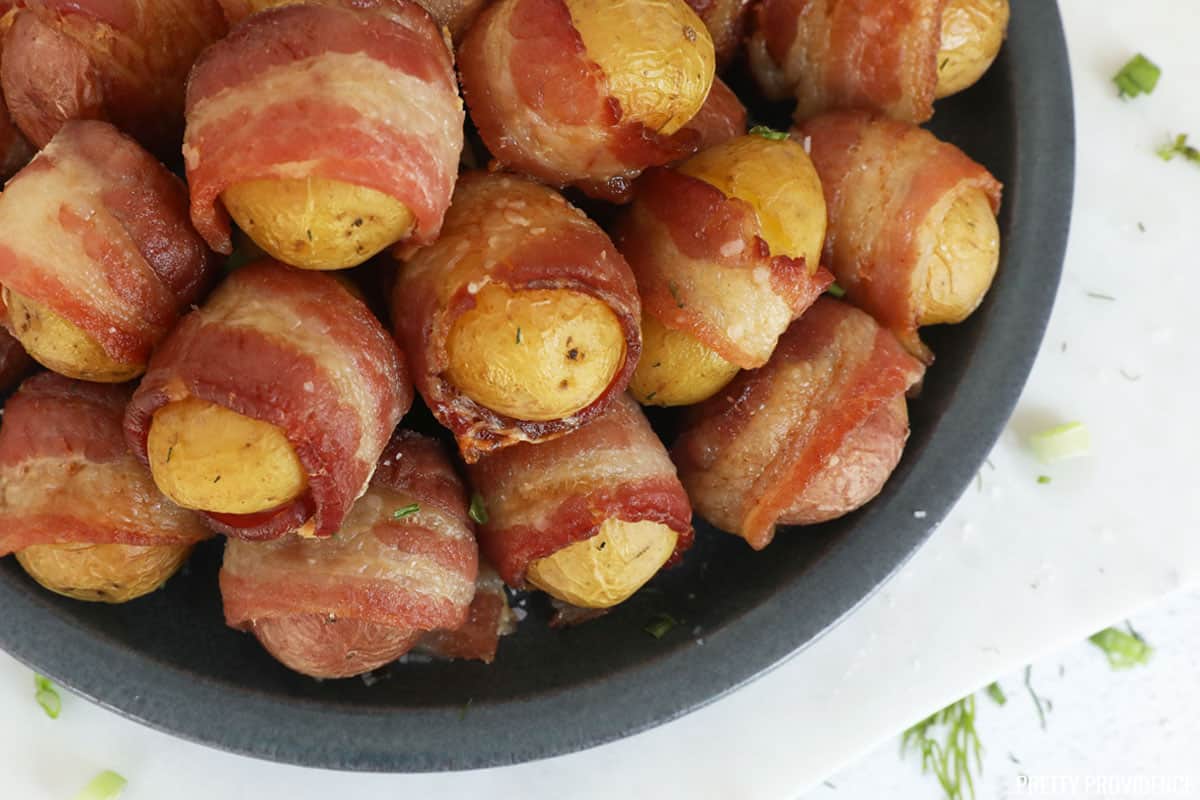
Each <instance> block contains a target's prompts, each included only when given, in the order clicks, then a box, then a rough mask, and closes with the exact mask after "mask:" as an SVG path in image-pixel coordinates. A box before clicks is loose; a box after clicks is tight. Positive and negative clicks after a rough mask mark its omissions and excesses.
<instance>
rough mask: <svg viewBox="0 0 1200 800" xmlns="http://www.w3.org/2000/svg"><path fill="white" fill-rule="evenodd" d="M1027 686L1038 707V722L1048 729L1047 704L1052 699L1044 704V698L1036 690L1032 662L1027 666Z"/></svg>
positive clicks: (1044, 728) (1035, 705)
mask: <svg viewBox="0 0 1200 800" xmlns="http://www.w3.org/2000/svg"><path fill="white" fill-rule="evenodd" d="M1025 688H1026V689H1028V690H1029V696H1030V697H1032V698H1033V707H1034V708H1036V709H1037V713H1038V724H1039V725H1041V726H1042V730H1046V706H1047V705H1049V703H1050V701H1049V700H1046V705H1043V704H1042V700H1043V698H1042V697H1041V696H1039V695H1038V693H1037V692H1036V691H1034V688H1033V665H1032V664H1031V665H1029V666H1027V667H1025Z"/></svg>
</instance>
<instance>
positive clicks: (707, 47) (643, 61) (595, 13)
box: [566, 0, 716, 136]
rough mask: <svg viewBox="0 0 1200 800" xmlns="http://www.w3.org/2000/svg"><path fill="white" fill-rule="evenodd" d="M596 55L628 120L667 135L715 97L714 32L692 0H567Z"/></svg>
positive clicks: (577, 26)
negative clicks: (710, 96) (687, 0)
mask: <svg viewBox="0 0 1200 800" xmlns="http://www.w3.org/2000/svg"><path fill="white" fill-rule="evenodd" d="M566 4H567V10H568V11H569V12H570V14H571V21H572V22H573V23H574V25H575V30H577V31H578V32H579V36H580V37H581V38H582V39H583V44H584V47H585V48H586V49H587V55H588V58H590V59H591V60H592V61H594V62H595V63H596V64H597V65H599V66H600V68H601V69H602V70H603V71H604V74H605V76H606V77H607V79H608V90H609V93H610V94H611V95H612V96H613V97H615V98H616V99H617V101H618V102H619V103H620V104H621V110H622V111H623V112H624V119H625V120H629V121H633V122H640V123H641V124H643V125H645V126H646V127H647V128H649V129H650V130H652V131H657V132H659V133H661V134H663V135H665V136H670V135H671V134H673V133H675V132H676V131H678V130H679V129H680V128H682V127H683V126H684V125H685V124H687V122H688V120H690V119H691V118H692V117H694V116H696V112H697V111H699V110H700V107H701V106H702V105H704V101H705V100H706V99H707V98H708V90H709V89H710V88H712V82H713V77H714V76H715V75H716V54H715V52H714V49H713V41H712V36H711V35H710V34H709V32H708V28H706V27H705V25H704V22H703V21H702V20H701V19H700V18H699V17H698V16H696V12H694V11H692V9H691V8H690V7H689V6H688V5H687V3H685V2H684V0H566Z"/></svg>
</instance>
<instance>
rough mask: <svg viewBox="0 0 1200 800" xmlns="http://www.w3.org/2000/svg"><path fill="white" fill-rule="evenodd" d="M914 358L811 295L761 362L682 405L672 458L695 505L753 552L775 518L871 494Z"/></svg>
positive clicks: (802, 521)
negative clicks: (682, 417) (701, 397)
mask: <svg viewBox="0 0 1200 800" xmlns="http://www.w3.org/2000/svg"><path fill="white" fill-rule="evenodd" d="M923 374H924V367H923V365H922V364H921V362H920V361H918V360H917V359H915V358H913V357H912V356H910V355H909V354H908V353H906V352H905V351H904V349H903V348H902V347H901V345H900V343H899V342H898V341H896V338H895V337H894V336H893V335H892V334H891V333H890V332H889V331H887V330H885V329H883V328H881V327H880V326H879V325H878V324H877V323H876V322H875V321H874V320H873V319H871V317H870V316H869V315H868V314H866V313H864V312H862V311H859V310H857V309H855V308H854V307H852V306H850V305H847V304H845V303H841V302H838V301H836V300H832V299H830V298H822V299H820V300H818V301H817V302H816V303H815V304H814V305H813V307H812V308H810V309H809V310H808V312H807V313H806V314H805V315H804V316H803V317H801V318H800V319H799V320H798V321H797V322H795V323H793V324H792V326H791V327H790V328H788V330H787V333H785V334H784V335H783V337H782V338H780V340H779V346H778V347H777V348H776V349H775V353H774V355H772V356H771V360H770V361H769V362H767V364H766V365H765V366H763V367H761V368H759V369H756V370H751V371H748V372H743V373H741V374H740V375H738V377H737V378H736V379H735V380H734V381H733V383H732V384H730V385H729V387H727V388H726V389H725V390H724V391H722V392H721V393H720V394H718V395H717V396H715V397H713V398H712V399H710V400H708V401H706V402H705V403H702V404H701V405H699V406H696V407H695V408H693V409H690V410H689V411H688V414H687V418H686V420H685V422H684V426H683V430H682V433H681V434H680V436H679V438H678V439H677V440H676V442H675V445H674V446H673V447H672V450H671V455H672V457H673V458H674V460H675V463H676V465H678V467H679V477H680V479H681V480H682V481H683V485H684V486H685V487H686V488H687V492H688V496H689V497H690V498H691V501H692V503H693V505H694V506H695V508H696V510H697V511H698V512H699V513H700V514H701V515H702V516H703V517H704V518H705V519H707V520H708V521H709V522H711V523H713V524H714V525H716V526H717V527H719V528H722V529H724V530H726V531H728V532H729V533H732V534H734V535H736V536H740V537H741V538H743V539H745V540H746V542H747V543H749V544H750V546H751V547H753V548H754V549H756V550H761V549H762V548H764V547H766V546H767V545H768V544H770V542H771V540H772V539H773V538H774V536H775V528H776V525H779V524H783V525H797V524H798V525H806V524H812V523H816V522H824V521H826V520H830V519H834V518H836V517H840V516H842V515H844V514H847V513H849V512H850V511H853V510H855V509H857V508H859V507H861V506H862V505H864V504H865V503H866V502H868V501H869V500H871V499H872V498H873V497H875V495H876V494H878V493H879V491H880V489H882V488H883V485H884V483H885V482H886V481H887V479H888V477H889V476H890V475H891V473H892V471H893V470H894V469H895V467H896V464H897V463H899V461H900V455H901V452H902V451H903V448H904V442H905V440H906V439H907V438H908V415H907V407H906V405H905V400H904V394H905V392H906V391H907V390H908V388H909V387H910V386H912V385H913V384H915V383H916V382H917V381H919V380H920V379H921V376H922V375H923Z"/></svg>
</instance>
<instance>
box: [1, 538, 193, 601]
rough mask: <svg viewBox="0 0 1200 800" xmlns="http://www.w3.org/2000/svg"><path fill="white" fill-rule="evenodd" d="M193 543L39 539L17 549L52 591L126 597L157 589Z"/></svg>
mask: <svg viewBox="0 0 1200 800" xmlns="http://www.w3.org/2000/svg"><path fill="white" fill-rule="evenodd" d="M191 552H192V546H191V545H190V544H183V545H156V546H153V547H144V546H141V545H132V544H89V543H71V544H37V545H32V546H30V547H26V548H25V549H24V550H21V551H20V552H18V553H17V561H18V562H20V564H21V566H22V567H24V568H25V571H26V572H27V573H29V576H30V577H31V578H33V579H34V580H35V581H37V582H38V583H40V584H41V585H42V586H44V587H46V588H47V589H49V590H50V591H52V592H55V593H57V594H61V595H65V596H66V597H71V598H74V599H75V600H88V601H91V602H96V603H125V602H128V601H129V600H134V599H136V598H138V597H141V596H142V595H145V594H149V593H150V592H153V591H154V590H155V589H157V588H158V587H160V586H162V585H163V584H164V583H166V582H167V579H168V578H170V577H171V576H172V575H174V574H175V572H176V570H178V569H179V567H180V566H182V565H183V562H184V561H187V558H188V556H189V555H190V554H191Z"/></svg>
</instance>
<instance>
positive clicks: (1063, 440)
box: [1029, 422, 1092, 464]
mask: <svg viewBox="0 0 1200 800" xmlns="http://www.w3.org/2000/svg"><path fill="white" fill-rule="evenodd" d="M1029 446H1030V447H1031V448H1033V452H1034V454H1035V455H1037V457H1038V458H1040V459H1041V460H1042V461H1043V462H1044V463H1046V464H1051V463H1053V462H1055V461H1062V460H1063V459H1065V458H1076V457H1078V456H1086V455H1087V454H1088V453H1090V452H1091V450H1092V436H1091V434H1090V433H1088V429H1087V426H1086V425H1084V424H1083V423H1082V422H1068V423H1066V424H1065V425H1056V426H1055V427H1053V428H1049V429H1047V430H1044V431H1041V432H1040V433H1035V434H1034V435H1033V436H1030V437H1029Z"/></svg>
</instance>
